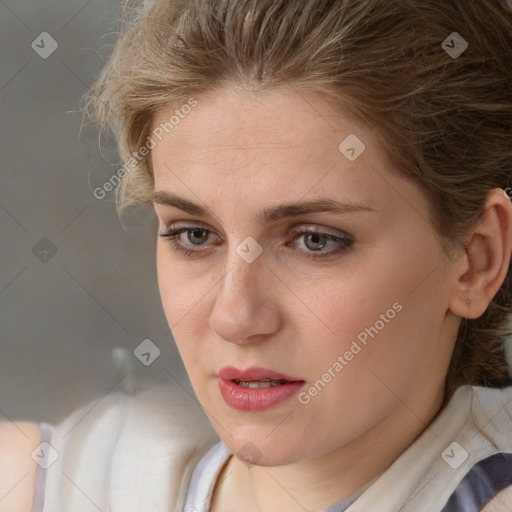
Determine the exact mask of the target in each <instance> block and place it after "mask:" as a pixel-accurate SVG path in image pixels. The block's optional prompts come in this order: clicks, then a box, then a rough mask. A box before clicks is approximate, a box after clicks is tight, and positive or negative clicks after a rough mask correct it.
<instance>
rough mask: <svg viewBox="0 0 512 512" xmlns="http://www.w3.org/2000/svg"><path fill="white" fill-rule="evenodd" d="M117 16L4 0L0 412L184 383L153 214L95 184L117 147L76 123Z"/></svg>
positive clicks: (111, 4)
mask: <svg viewBox="0 0 512 512" xmlns="http://www.w3.org/2000/svg"><path fill="white" fill-rule="evenodd" d="M119 15H120V8H119V1H116V0H66V1H62V0H60V1H59V0H2V1H0V48H1V65H0V109H1V113H2V118H1V122H0V144H1V152H0V154H1V158H2V159H1V171H0V232H1V234H2V238H1V242H0V244H1V245H0V390H1V394H0V421H8V420H17V419H19V420H21V419H29V420H33V421H47V422H51V423H53V422H56V421H58V420H59V419H61V418H63V417H64V416H66V415H67V414H68V413H70V412H71V411H72V410H74V409H75V408H77V407H78V406H80V405H82V404H84V403H86V402H88V401H89V400H95V399H96V398H98V399H99V398H101V397H102V396H105V395H106V394H108V393H110V392H112V391H122V390H127V391H136V390H138V389H142V388H144V387H147V386H151V385H153V384H154V383H164V382H169V383H170V382H171V381H172V379H173V378H175V379H177V380H179V382H180V383H183V384H184V385H185V386H189V383H188V379H187V377H186V373H185V371H184V369H183V366H182V363H181V361H180V359H179V356H178V353H177V351H176V349H175V346H174V341H173V338H172V335H171V334H170V330H169V327H168V325H167V322H166V319H165V316H164V313H163V310H162V306H161V303H160V298H159V294H158V285H157V280H156V269H155V254H154V243H155V234H154V218H153V213H152V212H151V210H149V209H145V210H141V211H139V212H136V213H135V214H132V215H130V217H127V218H126V219H124V218H123V222H124V224H125V229H123V227H122V225H121V222H120V220H119V218H118V217H117V213H116V211H115V204H114V202H113V201H114V194H113V193H109V194H108V195H107V197H106V198H105V199H104V200H98V199H96V198H95V197H94V195H93V193H92V190H94V188H95V187H98V186H102V185H103V184H104V183H105V182H106V180H108V178H110V177H111V176H112V174H113V173H114V172H115V170H116V169H117V168H118V167H119V165H118V160H117V157H116V155H115V153H114V151H113V149H114V148H113V146H112V145H111V147H110V148H109V147H106V148H105V149H104V150H103V151H101V153H102V154H101V153H100V151H99V146H98V139H97V133H96V130H95V129H94V127H92V126H89V127H84V128H83V130H82V132H81V133H80V128H81V125H82V114H81V113H80V112H78V110H79V101H80V98H81V96H82V95H83V94H84V93H85V91H86V90H87V88H88V86H89V85H90V84H91V83H92V81H93V79H94V77H95V76H96V75H97V74H98V72H99V70H100V69H101V67H102V65H103V61H104V59H105V57H106V56H107V55H108V53H109V52H110V50H111V48H112V44H113V43H114V41H115V33H113V32H112V31H113V30H114V29H115V28H116V25H115V24H114V25H113V23H114V22H115V20H116V19H119ZM42 32H48V33H49V34H50V35H51V36H52V37H53V38H54V39H55V40H56V41H57V43H58V48H57V49H56V50H55V52H54V53H52V54H51V55H50V56H49V57H48V58H46V59H43V58H42V57H41V56H40V55H39V54H38V53H36V51H34V49H33V48H32V47H31V44H32V42H33V41H34V40H36V41H37V40H39V41H40V39H39V38H38V36H39V35H40V34H41V33H42ZM36 38H37V39H36ZM39 44H41V43H39ZM43 44H44V43H43ZM46 48H49V46H46ZM107 142H108V141H107ZM103 145H105V141H104V142H103ZM41 239H48V240H50V241H51V243H50V242H48V241H47V240H43V241H41ZM52 244H53V245H52ZM53 246H55V249H53V251H55V250H56V253H55V254H52V252H53V251H52V247H53ZM45 250H46V251H47V252H46V253H45V252H44V251H45ZM34 252H35V253H36V254H34ZM145 339H150V340H151V341H152V342H153V343H154V344H155V345H156V346H157V347H158V348H159V349H160V350H161V354H160V356H159V357H158V358H157V359H156V360H155V361H154V362H152V364H150V365H149V366H145V365H144V364H142V362H141V361H140V360H139V359H137V358H136V357H135V355H134V353H133V351H134V350H135V349H136V347H137V346H138V345H139V344H140V343H141V342H142V341H143V340H145ZM153 350H154V349H153ZM155 353H156V352H155ZM155 353H153V352H152V353H151V354H152V355H151V359H150V360H152V358H153V357H154V354H155ZM148 357H149V356H146V359H147V358H148Z"/></svg>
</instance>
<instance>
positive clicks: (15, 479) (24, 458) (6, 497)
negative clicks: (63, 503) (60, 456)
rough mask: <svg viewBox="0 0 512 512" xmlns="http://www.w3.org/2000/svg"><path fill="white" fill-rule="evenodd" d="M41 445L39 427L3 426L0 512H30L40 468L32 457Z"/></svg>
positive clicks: (0, 424) (0, 428) (0, 426)
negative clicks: (38, 468)
mask: <svg viewBox="0 0 512 512" xmlns="http://www.w3.org/2000/svg"><path fill="white" fill-rule="evenodd" d="M40 443H41V430H40V426H39V424H38V423H32V422H28V421H18V422H16V423H12V422H7V421H2V422H0V512H30V511H31V510H32V505H33V502H34V492H35V482H36V473H37V464H36V462H35V461H34V460H33V459H32V457H31V453H32V452H33V451H34V449H35V448H36V447H37V446H38V445H39V444H40Z"/></svg>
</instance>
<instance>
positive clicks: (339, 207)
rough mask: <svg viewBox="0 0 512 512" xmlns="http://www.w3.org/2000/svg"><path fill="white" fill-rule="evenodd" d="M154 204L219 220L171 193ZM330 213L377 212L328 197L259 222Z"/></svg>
mask: <svg viewBox="0 0 512 512" xmlns="http://www.w3.org/2000/svg"><path fill="white" fill-rule="evenodd" d="M153 203H155V204H158V205H163V206H174V207H175V208H179V209H180V210H183V211H184V212H186V213H190V214H191V215H198V216H202V217H207V216H209V217H212V218H217V216H216V215H215V214H214V213H213V211H212V210H211V209H210V208H208V207H203V206H201V205H198V204H196V203H192V202H191V201H188V200H187V199H184V198H182V197H179V196H177V195H175V194H172V193H170V192H165V191H163V190H159V191H156V192H154V193H153ZM320 212H330V213H338V214H342V213H352V212H375V210H374V209H373V208H370V207H369V206H365V205H362V204H359V203H352V202H340V201H337V200H335V199H331V198H328V197H325V198H320V199H313V200H310V201H306V202H295V203H288V204H280V205H277V206H272V207H270V208H267V209H266V210H263V211H262V212H260V213H259V214H258V216H257V217H258V220H259V221H261V222H273V221H276V220H279V219H283V218H286V217H295V216H298V215H306V214H311V213H320Z"/></svg>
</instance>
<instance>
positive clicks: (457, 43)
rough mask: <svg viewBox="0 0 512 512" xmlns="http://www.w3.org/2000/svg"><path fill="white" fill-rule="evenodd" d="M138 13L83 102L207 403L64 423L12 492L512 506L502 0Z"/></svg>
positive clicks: (179, 5)
mask: <svg viewBox="0 0 512 512" xmlns="http://www.w3.org/2000/svg"><path fill="white" fill-rule="evenodd" d="M126 17H127V22H126V23H125V25H124V27H123V30H122V32H121V35H120V37H119V40H118V43H117V46H116V47H115V49H114V52H113V54H112V57H111V58H110V60H109V62H108V63H107V65H106V66H105V68H104V70H103V72H102V74H101V76H100V77H99V78H98V81H97V82H96V84H95V86H94V87H93V89H92V91H91V92H90V94H89V96H88V97H87V107H88V110H89V111H90V112H92V113H93V115H94V116H96V117H97V119H98V121H99V124H100V127H101V128H104V127H108V128H110V129H111V130H112V131H113V133H114V134H115V135H116V137H117V140H118V142H119V148H120V154H121V158H122V160H123V167H122V168H120V170H119V172H118V173H117V174H116V177H117V179H119V180H120V184H119V186H118V188H117V198H118V206H119V211H120V212H121V211H123V210H124V209H126V208H128V207H130V206H133V205H137V204H144V203H145V204H149V205H151V206H152V207H153V208H154V211H155V214H156V215H155V217H156V225H155V233H156V234H158V238H157V243H156V252H157V270H158V281H159V287H160V294H161V298H162V304H163V308H164V311H165V314H166V317H167V320H168V323H169V326H170V328H171V330H172V333H173V336H174V338H175V341H176V343H177V346H178V349H179V352H180V355H181V357H182V359H183V362H184V365H185V367H186V369H187V372H188V375H189V377H190V380H191V383H192V386H193V388H194V392H195V395H196V397H197V400H198V401H199V403H200V405H201V410H199V409H198V408H197V407H196V404H195V403H194V400H193V398H192V397H190V396H189V395H187V394H186V393H184V392H183V391H182V390H181V388H180V387H179V386H177V385H173V386H172V389H171V388H162V389H155V390H149V391H146V392H143V393H139V394H138V395H135V396H127V395H123V394H111V395H109V396H107V397H106V398H104V399H102V400H100V401H99V402H98V403H97V404H90V405H89V406H87V407H85V408H82V409H80V410H79V411H76V412H75V413H73V414H72V415H71V416H70V417H69V418H66V420H64V421H63V422H62V423H61V424H59V425H57V426H51V425H46V424H43V426H42V427H43V434H42V438H41V439H43V440H44V439H47V443H48V444H46V445H44V444H43V451H42V452H41V454H40V455H41V458H42V459H44V460H45V461H46V464H42V466H47V469H44V468H41V465H39V466H38V468H37V471H34V468H33V464H32V466H30V467H29V466H28V463H27V466H26V467H22V468H21V469H18V471H19V472H20V476H21V473H22V471H24V470H26V473H29V474H30V476H29V478H28V479H27V481H26V482H24V483H23V486H24V489H25V493H26V494H27V493H28V494H29V495H30V497H31V498H32V496H33V494H32V489H34V485H36V492H35V494H34V499H33V501H34V503H33V504H32V501H30V500H28V499H27V500H26V503H25V504H24V505H21V506H19V507H18V508H17V510H31V508H30V506H32V507H33V508H32V510H43V511H45V512H50V511H51V512H53V511H60V510H66V511H73V512H74V511H79V512H82V511H89V510H112V511H115V512H117V511H120V512H127V511H132V510H133V511H135V510H137V511H140V510H144V511H163V510H176V511H189V512H192V511H197V512H199V511H201V512H203V511H204V512H206V511H209V512H236V511H239V510H244V511H248V512H256V511H265V512H274V511H278V510H279V511H283V510H286V511H287V512H295V511H303V510H306V511H318V510H324V511H329V512H335V511H336V512H341V511H344V510H347V511H350V512H357V511H368V510H372V511H378V512H395V511H397V510H400V511H414V512H418V511H429V512H433V511H444V512H453V511H464V512H469V511H477V510H484V511H486V512H489V511H498V510H500V511H501V510H504V511H506V510H512V387H511V385H512V380H511V376H510V373H509V369H508V367H507V359H506V343H507V342H508V339H509V337H510V332H509V329H508V326H507V322H508V320H509V314H510V312H511V307H512V306H511V303H510V256H511V250H512V205H511V203H510V198H509V195H508V190H510V189H509V187H510V186H511V181H512V180H511V171H512V66H511V64H512V14H511V12H510V10H509V9H508V7H507V4H506V2H505V1H502V0H475V1H472V2H467V1H466V0H447V1H445V2H442V3H439V2H434V1H433V0H409V1H403V0H338V1H333V0H313V1H312V0H294V1H293V2H290V1H286V0H258V1H256V0H219V1H218V2H213V1H211V0H193V1H178V0H157V1H156V2H154V3H151V4H150V5H148V6H147V7H146V9H145V10H143V9H140V10H137V9H135V10H133V11H131V13H128V12H127V13H126ZM98 193H101V191H98ZM203 411H204V413H203ZM24 427H25V428H26V429H27V431H30V432H31V434H32V436H31V437H30V436H29V437H30V439H31V441H30V442H28V441H25V444H24V445H23V443H22V442H19V443H14V444H13V446H15V447H17V448H16V449H13V450H12V451H11V453H10V455H9V457H7V456H4V457H3V460H4V461H5V462H4V466H5V464H7V461H8V460H18V459H19V458H20V457H21V454H23V453H25V452H26V451H27V450H28V446H30V451H31V450H33V449H34V446H36V445H37V443H36V442H34V441H35V440H36V438H37V434H36V432H38V430H37V429H38V426H37V425H24ZM212 427H213V429H212ZM4 428H5V429H7V430H8V426H5V427H4ZM4 435H5V436H7V435H8V432H6V433H5V434H4ZM4 438H6V437H4ZM37 440H38V441H39V439H37ZM52 449H53V450H55V453H53V452H52V451H51V450H52ZM24 450H25V451H24ZM45 450H46V451H45ZM52 454H53V457H52ZM55 454H57V456H56V455H55ZM16 457H17V459H16ZM25 459H26V457H25ZM36 473H37V474H36ZM34 482H37V483H36V484H34ZM29 484H30V485H29ZM37 486H38V487H37ZM7 499H8V498H7ZM43 499H44V505H43V504H42V502H43ZM12 500H14V498H12ZM29 501H30V504H29V503H28V502H29ZM0 503H1V502H0ZM5 503H7V502H5V501H4V505H3V506H4V507H5V506H6V505H5ZM11 503H15V502H14V501H12V502H11ZM9 506H11V508H10V509H9V510H13V509H14V508H13V506H18V505H12V504H10V505H9ZM6 510H7V509H6Z"/></svg>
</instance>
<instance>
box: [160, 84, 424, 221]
mask: <svg viewBox="0 0 512 512" xmlns="http://www.w3.org/2000/svg"><path fill="white" fill-rule="evenodd" d="M195 100H196V101H197V105H196V106H195V107H194V108H192V109H190V111H189V113H187V114H186V115H181V116H180V120H179V122H178V123H176V124H175V123H173V126H172V128H169V126H168V128H169V129H168V130H167V132H164V133H163V135H162V138H161V140H155V142H157V144H156V146H155V147H154V148H153V149H152V164H153V169H154V176H155V190H157V191H158V190H167V191H174V192H176V193H178V194H179V195H181V196H182V197H186V198H188V199H189V200H195V202H198V200H199V202H202V203H204V204H209V203H211V204H215V205H216V207H217V208H221V209H223V210H224V209H226V210H229V211H231V209H233V208H235V209H238V210H239V209H240V208H241V207H243V208H244V209H247V210H248V211H249V210H250V211H257V210H258V209H259V208H260V206H261V204H262V203H265V204H269V205H273V204H277V203H279V202H282V201H285V200H287V201H288V200H289V201H299V200H302V199H303V198H304V199H314V198H319V197H327V196H330V197H333V196H337V198H339V199H341V200H344V201H352V202H356V203H365V202H366V203H367V204H369V205H370V204H371V206H372V207H373V208H375V209H377V210H380V211H384V210H387V211H389V212H391V211H395V213H399V212H400V210H401V209H403V208H404V207H405V208H408V209H410V208H411V204H410V201H411V198H413V197H415V199H414V202H416V204H419V202H423V201H422V198H421V197H419V195H418V193H419V191H418V190H417V189H416V187H417V186H416V185H415V184H413V183H412V182H410V180H407V179H405V178H404V177H403V176H401V175H399V174H398V173H397V172H396V171H395V170H394V169H393V167H392V166H391V164H390V163H389V161H388V159H387V157H386V155H385V153H384V150H383V147H382V146H381V143H380V141H379V138H378V133H377V131H376V130H372V129H371V128H370V127H368V126H367V125H365V124H364V122H363V121H362V120H361V119H360V118H359V117H358V116H357V115H356V114H355V113H353V112H352V111H351V110H349V109H347V108H341V107H340V106H339V105H338V104H335V103H334V102H333V100H332V99H329V98H328V97H327V96H326V95H322V94H319V93H313V92H303V91H300V92H299V91H296V90H295V89H292V88H289V87H288V88H281V89H279V90H273V91H271V92H265V93H262V94H253V93H250V92H247V91H244V90H241V89H225V90H219V91H216V92H214V93H210V94H207V95H202V96H200V97H197V98H195ZM177 110H178V111H179V107H178V108H176V106H173V107H172V108H167V109H162V110H161V111H159V112H158V115H156V116H155V118H154V122H153V125H152V129H153V130H155V128H158V126H165V123H167V124H168V125H169V119H170V118H171V117H172V116H173V115H174V116H175V115H176V114H175V113H176V111H177ZM187 110H188V109H187ZM176 119H177V118H176ZM176 119H175V120H176ZM347 150H348V151H347ZM354 153H355V154H354ZM228 197H229V198H230V200H229V201H227V200H226V198H228ZM220 198H223V199H222V200H220ZM219 201H220V202H219ZM257 205H258V206H257ZM425 207H426V205H425Z"/></svg>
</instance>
